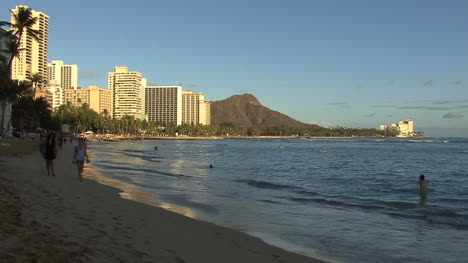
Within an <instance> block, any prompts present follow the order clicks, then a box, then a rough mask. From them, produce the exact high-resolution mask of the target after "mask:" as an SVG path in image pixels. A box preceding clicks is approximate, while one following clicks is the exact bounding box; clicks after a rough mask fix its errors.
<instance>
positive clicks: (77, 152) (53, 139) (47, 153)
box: [39, 132, 89, 182]
mask: <svg viewBox="0 0 468 263" xmlns="http://www.w3.org/2000/svg"><path fill="white" fill-rule="evenodd" d="M65 142H66V138H65V136H64V135H63V134H59V135H58V136H57V135H56V134H55V133H53V132H50V133H49V134H47V136H46V138H45V140H44V141H43V142H41V144H40V145H39V151H40V153H41V155H42V157H43V158H44V159H45V160H46V168H47V176H50V175H52V176H55V170H54V160H55V159H56V158H57V154H58V151H57V150H58V149H60V150H62V146H63V144H64V143H65ZM70 143H73V138H72V137H70ZM57 146H58V147H57ZM85 162H86V163H89V157H88V152H87V145H86V141H85V138H82V137H80V138H78V143H77V145H75V148H74V151H73V157H72V163H73V164H76V166H77V169H78V179H79V180H80V181H81V182H83V168H84V164H85Z"/></svg>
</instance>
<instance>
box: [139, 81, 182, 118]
mask: <svg viewBox="0 0 468 263" xmlns="http://www.w3.org/2000/svg"><path fill="white" fill-rule="evenodd" d="M145 114H146V115H147V117H148V121H153V122H158V123H174V124H176V125H181V124H182V87H181V86H147V87H146V88H145Z"/></svg>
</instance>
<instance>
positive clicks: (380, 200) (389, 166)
mask: <svg viewBox="0 0 468 263" xmlns="http://www.w3.org/2000/svg"><path fill="white" fill-rule="evenodd" d="M155 146H157V150H155ZM89 148H90V150H91V151H90V152H92V155H93V159H92V160H93V162H92V163H91V165H92V168H94V169H93V170H95V171H97V172H98V173H99V174H100V176H103V177H105V178H110V179H113V180H117V181H120V182H123V183H125V186H123V188H124V190H127V192H130V193H132V192H134V191H138V192H144V193H147V194H148V195H147V196H150V198H152V199H154V200H157V201H158V202H160V203H161V205H162V206H163V207H166V208H173V209H174V210H178V211H182V213H183V214H186V215H189V216H192V217H195V218H198V219H201V220H206V221H210V222H214V223H217V224H220V225H224V226H228V227H233V228H237V229H240V230H242V231H245V232H247V233H249V234H251V235H254V236H257V237H260V238H262V239H263V240H265V241H266V242H268V243H271V244H273V245H276V246H280V247H283V248H285V249H287V250H290V251H294V252H298V253H301V254H304V255H309V256H312V257H316V258H320V259H323V260H326V261H329V262H466V260H467V258H468V139H454V138H445V139H428V138H424V139H287V140H286V139H285V140H279V139H278V140H276V139H268V140H257V139H250V140H234V139H233V140H154V141H150V140H146V141H125V142H118V143H92V144H90V145H89ZM210 165H213V168H210ZM85 173H86V169H85ZM420 174H424V175H425V176H426V179H427V180H428V181H429V193H428V194H427V196H422V195H420V194H419V188H418V177H419V175H420ZM125 188H127V189H125ZM130 198H131V194H130Z"/></svg>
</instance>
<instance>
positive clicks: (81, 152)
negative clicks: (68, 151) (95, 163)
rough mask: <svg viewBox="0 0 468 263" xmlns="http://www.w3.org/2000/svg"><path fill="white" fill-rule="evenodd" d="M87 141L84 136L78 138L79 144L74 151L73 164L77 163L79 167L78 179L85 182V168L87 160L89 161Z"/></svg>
mask: <svg viewBox="0 0 468 263" xmlns="http://www.w3.org/2000/svg"><path fill="white" fill-rule="evenodd" d="M86 148H87V147H86V143H85V141H84V140H83V138H78V145H76V146H75V151H74V153H73V161H72V162H73V164H75V163H76V167H77V168H78V179H80V181H81V182H83V168H84V163H85V161H86V162H87V163H89V157H88V152H87V150H86Z"/></svg>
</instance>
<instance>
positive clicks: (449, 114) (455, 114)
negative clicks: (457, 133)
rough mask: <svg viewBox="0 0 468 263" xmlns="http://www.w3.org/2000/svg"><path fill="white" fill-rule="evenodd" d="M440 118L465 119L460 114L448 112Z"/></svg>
mask: <svg viewBox="0 0 468 263" xmlns="http://www.w3.org/2000/svg"><path fill="white" fill-rule="evenodd" d="M442 118H444V119H461V118H465V116H464V115H463V114H461V113H460V112H449V113H447V114H444V115H443V116H442Z"/></svg>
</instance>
